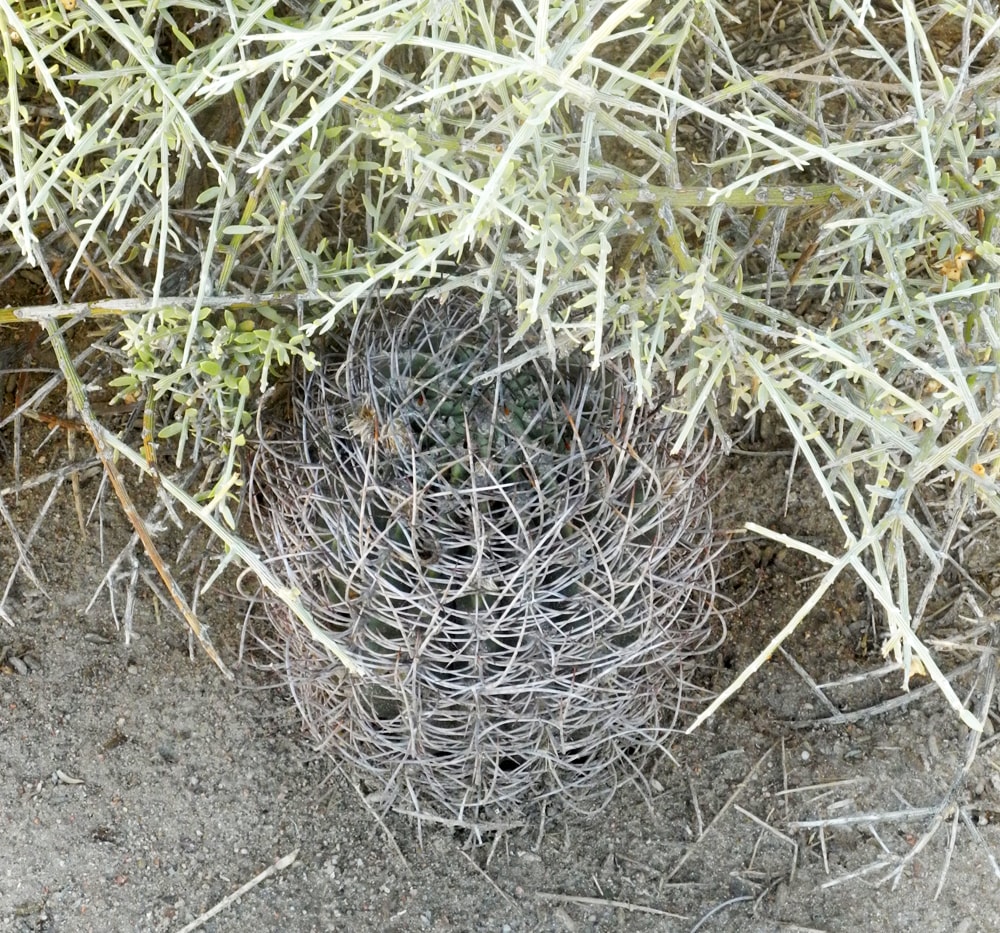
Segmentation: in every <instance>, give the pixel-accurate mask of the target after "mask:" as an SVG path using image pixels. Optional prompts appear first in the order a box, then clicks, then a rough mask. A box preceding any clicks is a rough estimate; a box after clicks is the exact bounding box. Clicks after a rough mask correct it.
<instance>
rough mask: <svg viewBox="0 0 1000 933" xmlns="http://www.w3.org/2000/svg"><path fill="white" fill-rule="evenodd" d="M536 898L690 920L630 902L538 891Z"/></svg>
mask: <svg viewBox="0 0 1000 933" xmlns="http://www.w3.org/2000/svg"><path fill="white" fill-rule="evenodd" d="M535 897H536V898H538V900H540V901H551V902H555V903H557V904H583V905H586V906H588V907H613V908H616V909H618V910H628V911H630V912H631V913H635V914H652V915H653V916H654V917H670V918H672V919H674V920H690V919H691V918H690V917H688V916H686V915H685V914H674V913H671V912H670V911H669V910H660V909H659V908H658V907H643V905H642V904H630V903H629V902H628V901H609V900H606V899H605V898H602V897H584V896H579V897H577V896H575V895H572V894H555V893H554V892H552V891H536V892H535Z"/></svg>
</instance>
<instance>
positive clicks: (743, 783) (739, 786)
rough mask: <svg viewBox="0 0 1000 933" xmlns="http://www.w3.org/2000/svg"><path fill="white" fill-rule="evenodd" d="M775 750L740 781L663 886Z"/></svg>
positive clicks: (666, 876)
mask: <svg viewBox="0 0 1000 933" xmlns="http://www.w3.org/2000/svg"><path fill="white" fill-rule="evenodd" d="M774 749H775V746H774V745H772V746H771V747H770V748H769V749H767V751H765V752H764V754H763V755H761V756H760V758H758V759H757V763H756V764H755V765H754V766H753V767H752V768H751V769H750V771H749V772H748V773H747V776H746V777H745V778H743V780H742V781H740V783H739V784H737V785H736V787H735V788H734V790H733V792H732V793H731V794H730V795H729V796H728V797H727V798H726V802H725V803H724V804H723V805H722V806H721V807H720V808H719V812H718V813H716V814H715V816H713V817H712V821H711V822H710V823H709V824H708V826H706V827H705V831H704V832H703V833H702V834H701V835H700V836H699V837H698V838H697V839H695V841H694V842H692V843H691V845H690V846H688V848H687V851H686V852H685V853H684V854H683V855H682V856H681V857H680V858H679V859H678V861H677V864H676V865H674V867H673V868H672V869H671V870H670V871H669V873H668V874H666V875H665V876H664V877H663V879H662V881H661V885H662V884H663V883H665V882H667V881H670V879H671V878H673V877H674V876H675V875H676V874H677V872H679V871H680V870H681V868H683V867H684V864H685V863H686V862H687V860H688V859H689V858H690V857H691V856H692V855H693V854H694V851H695V848H696V847H697V846H698V844H699V843H700V842H701V841H702V839H704V838H705V837H706V836H707V835H708V834H709V833H710V832H711V831H712V830H713V829H714V828H715V825H716V823H718V822H719V820H721V819H722V817H723V815H724V814H725V813H726V811H727V810H728V809H729V808H730V807H731V806H732V805H733V803H734V801H735V800H736V798H737V797H739V795H740V794H741V793H743V790H744V789H745V788H746V786H747V784H749V783H750V781H751V780H752V779H753V777H754V776H755V775H756V774H757V772H758V771H760V769H761V766H762V765H763V764H764V762H765V761H767V759H768V758H769V757H770V756H771V752H773V751H774Z"/></svg>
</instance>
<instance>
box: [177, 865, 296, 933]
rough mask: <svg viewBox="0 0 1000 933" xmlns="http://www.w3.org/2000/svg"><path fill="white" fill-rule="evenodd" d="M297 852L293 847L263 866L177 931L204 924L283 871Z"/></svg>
mask: <svg viewBox="0 0 1000 933" xmlns="http://www.w3.org/2000/svg"><path fill="white" fill-rule="evenodd" d="M298 854H299V850H298V849H295V850H294V851H292V852H289V853H288V855H284V856H282V857H281V858H279V859H278V860H277V861H276V862H275V863H274V864H273V865H269V866H268V867H267V868H265V869H264V870H263V871H262V872H261V873H260V874H259V875H256V876H255V877H253V878H251V879H250V880H249V881H248V882H247V883H246V884H245V885H243V887H242V888H240V889H239V890H237V891H233V893H232V894H230V895H228V896H226V897H224V898H223V899H222V900H221V901H219V903H218V904H216V905H215V906H214V907H213V908H212V909H211V910H207V911H205V913H203V914H202V915H201V916H200V917H198V918H197V919H195V920H192V921H191V922H190V923H189V924H188V925H187V926H186V927H184V928H183V929H181V930H178V931H177V933H192V931H194V930H197V929H198V928H199V927H201V926H204V925H205V924H206V923H208V921H209V920H211V919H212V917H214V916H215V915H216V914H219V913H222V911H224V910H225V909H226V908H227V907H229V906H230V905H231V904H234V903H235V902H236V901H238V900H239V899H240V898H241V897H243V895H244V894H246V893H247V892H248V891H252V890H253V889H254V888H255V887H257V885H258V884H260V883H261V882H262V881H266V880H267V879H268V878H270V877H271V875H274V874H277V873H278V872H279V871H284V870H285V869H286V868H288V866H289V865H291V864H292V862H294V861H295V859H296V857H297V856H298Z"/></svg>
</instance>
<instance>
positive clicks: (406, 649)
mask: <svg viewBox="0 0 1000 933" xmlns="http://www.w3.org/2000/svg"><path fill="white" fill-rule="evenodd" d="M514 333H515V324H514V323H513V322H512V321H510V320H509V319H508V318H507V317H506V316H505V315H504V314H503V313H502V312H501V311H499V310H498V311H496V313H494V314H491V315H486V316H483V315H481V313H480V308H479V306H478V305H477V304H474V303H473V302H472V301H471V300H469V299H465V298H463V297H461V296H455V295H452V296H449V297H448V298H447V300H446V301H444V302H443V303H442V302H438V301H433V302H432V301H430V300H427V299H425V300H422V301H420V302H418V303H417V304H416V305H415V306H413V307H412V308H411V309H409V310H405V311H400V310H399V308H398V306H396V307H382V308H379V309H376V310H374V311H370V312H369V313H368V314H366V315H364V316H363V317H359V318H358V320H357V322H356V323H355V326H354V328H353V330H352V332H351V333H349V334H342V335H339V336H334V337H332V338H330V340H329V342H328V343H327V345H326V346H325V348H324V350H323V352H322V354H321V357H322V359H321V365H319V366H318V367H317V368H316V369H315V370H314V371H313V372H311V373H303V374H302V377H301V379H300V380H299V381H298V383H297V384H296V385H295V387H294V388H295V391H294V392H293V393H292V397H293V406H294V407H293V410H292V413H291V417H290V418H289V415H288V413H287V412H277V411H266V410H265V411H264V412H262V424H263V429H262V430H261V432H260V433H261V440H260V442H259V445H258V449H257V453H256V457H255V462H254V468H253V473H252V487H253V494H252V496H251V502H252V514H253V518H254V523H255V528H256V532H257V535H258V538H259V540H260V542H261V544H262V546H263V547H264V549H265V552H266V553H268V554H269V555H270V558H271V560H272V561H273V562H274V563H276V564H277V565H279V569H280V570H281V572H283V573H284V574H285V576H286V578H287V579H288V581H289V583H290V584H291V585H293V586H295V587H297V588H298V589H299V590H300V591H301V593H302V596H303V599H304V600H305V602H306V604H307V605H308V606H309V607H310V610H311V611H312V613H313V615H314V617H315V618H316V620H317V621H319V622H320V624H322V626H323V627H324V628H325V629H326V630H327V631H328V632H329V633H330V634H331V636H332V637H334V638H336V639H337V640H338V642H339V643H340V644H341V646H342V647H343V648H344V650H345V651H347V652H349V653H350V655H351V656H352V658H354V659H355V660H356V662H357V663H358V666H359V668H360V669H361V670H362V671H363V673H362V674H361V675H353V676H349V675H347V674H346V673H345V672H343V671H342V670H340V669H338V666H337V664H336V663H335V662H334V661H333V660H332V659H331V658H329V657H328V656H327V654H326V652H325V651H324V649H323V647H322V646H321V645H319V644H317V643H315V642H314V641H313V640H312V639H311V638H310V637H309V634H308V633H307V632H306V631H305V630H304V629H302V628H301V626H300V624H299V623H298V622H297V621H296V620H295V619H294V618H292V617H290V616H289V615H288V613H287V611H286V610H285V608H284V606H283V605H281V604H279V603H277V602H274V603H266V606H267V610H268V614H269V615H270V617H271V619H272V622H273V625H274V629H273V631H274V640H275V641H276V643H277V646H278V647H279V649H280V651H281V653H282V655H283V657H284V658H285V663H286V667H287V673H288V677H289V682H290V684H291V687H292V690H293V692H294V695H295V697H296V700H297V702H298V704H299V707H300V709H301V710H302V713H303V715H304V718H305V720H306V721H307V723H308V724H309V726H310V728H311V730H312V731H313V733H314V735H315V736H316V738H317V739H318V741H319V743H320V745H321V746H322V747H323V748H324V749H326V750H328V751H329V752H330V753H331V754H332V755H333V756H334V757H335V758H336V759H337V760H338V761H340V762H341V763H344V764H346V765H348V766H349V768H350V770H351V771H352V772H353V773H354V775H355V776H356V778H358V779H359V780H360V781H361V782H362V783H363V784H365V785H366V786H368V787H369V788H370V789H373V790H376V791H378V792H379V794H381V795H382V799H383V800H384V802H385V805H386V806H387V807H390V806H394V807H396V808H397V809H402V810H405V811H407V812H411V813H415V814H416V815H417V816H419V817H422V818H429V819H434V818H440V819H445V820H447V821H448V822H449V823H453V824H455V823H457V824H458V825H462V826H467V827H471V828H474V829H476V830H477V831H480V832H481V831H483V830H485V829H489V828H490V827H497V826H507V825H511V824H512V823H519V822H522V821H524V820H526V819H528V818H529V817H530V816H531V814H532V813H533V812H538V805H539V804H540V803H542V802H543V801H547V800H549V799H550V798H557V799H558V800H559V801H560V803H562V804H564V805H567V806H570V807H573V808H577V809H581V810H588V811H591V810H595V809H597V808H599V807H600V806H601V805H602V804H604V803H606V802H607V801H608V800H609V799H610V797H611V795H612V794H613V793H614V791H615V789H616V788H617V787H618V786H619V785H620V784H621V783H622V781H623V780H625V781H640V782H641V781H642V780H643V763H644V761H645V760H646V759H647V758H648V757H649V755H650V754H652V753H654V752H656V751H657V750H658V749H661V748H662V747H663V742H664V739H665V738H666V737H667V736H669V734H670V731H671V730H672V729H675V728H676V727H677V726H678V724H679V723H680V722H682V721H684V717H685V716H686V714H687V713H688V712H689V710H690V708H691V706H692V705H695V704H696V703H697V701H698V692H697V690H696V689H695V688H693V687H692V686H691V684H690V680H689V674H690V671H691V668H692V664H693V663H694V662H695V661H696V660H697V658H698V657H699V656H701V655H703V654H704V653H706V652H710V651H712V650H713V648H714V647H715V646H717V644H718V641H719V638H720V637H721V632H722V625H721V620H720V618H719V614H718V612H717V610H716V608H715V602H714V589H715V573H716V566H717V557H718V542H717V539H716V537H715V536H714V534H713V531H712V523H711V513H710V507H709V498H710V497H709V495H708V493H707V491H706V484H705V472H706V467H707V464H708V460H709V456H710V454H711V443H710V442H708V441H705V442H704V443H703V445H702V446H701V448H700V449H698V450H694V451H689V452H688V453H686V454H685V455H682V456H679V457H675V456H672V455H671V453H670V449H671V445H672V440H673V437H674V429H675V425H674V422H673V420H672V418H671V417H670V416H669V415H668V414H665V413H663V412H662V411H658V410H656V409H653V408H646V409H637V408H636V407H635V406H634V404H633V401H632V398H633V396H632V393H631V391H630V387H629V385H628V382H627V379H626V377H625V376H624V375H622V374H621V373H620V372H619V371H617V370H616V369H614V368H613V367H612V366H610V365H603V366H600V367H597V368H596V369H595V368H594V367H592V366H591V361H590V360H589V359H588V358H585V357H584V356H583V355H582V354H579V353H577V352H569V353H565V354H562V355H561V356H560V358H559V359H557V360H556V361H555V362H553V361H552V360H551V356H550V353H549V349H548V348H547V346H546V345H545V343H544V342H541V341H539V342H538V343H537V346H535V351H536V352H525V341H527V345H528V346H529V348H530V346H531V332H530V331H529V332H528V333H527V334H526V335H524V336H523V337H522V340H521V343H520V344H519V346H518V348H517V351H516V352H512V353H511V354H510V356H511V359H508V345H509V344H510V343H511V340H512V337H513V335H514ZM518 361H520V365H515V364H516V363H517V362H518ZM533 808H534V809H533Z"/></svg>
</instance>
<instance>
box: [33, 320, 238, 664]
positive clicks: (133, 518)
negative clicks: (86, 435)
mask: <svg viewBox="0 0 1000 933" xmlns="http://www.w3.org/2000/svg"><path fill="white" fill-rule="evenodd" d="M45 329H46V331H47V333H48V335H49V341H50V343H51V345H52V349H53V350H54V351H55V354H56V358H57V359H58V361H59V366H60V368H61V369H62V371H63V376H64V377H65V379H66V385H67V387H68V390H69V393H70V397H71V398H72V399H73V404H74V405H75V406H76V409H77V411H78V412H79V413H80V417H81V418H82V419H83V422H84V424H86V426H87V430H88V431H89V432H90V436H91V438H92V440H93V442H94V449H95V451H96V452H97V456H98V457H100V458H101V462H102V463H103V464H104V470H105V473H106V474H107V477H108V479H109V480H110V482H111V485H112V487H113V488H114V490H115V494H116V495H117V496H118V501H119V502H120V503H121V506H122V511H124V513H125V515H126V516H127V517H128V520H129V522H130V523H131V524H132V527H133V528H134V529H135V531H136V534H138V535H139V539H140V540H141V541H142V545H143V547H144V548H145V550H146V553H147V554H148V555H149V559H150V560H151V561H152V562H153V566H154V567H156V570H157V572H158V573H159V575H160V579H161V580H163V584H164V586H166V588H167V592H168V593H170V596H171V598H172V599H173V601H174V605H176V606H177V608H178V610H179V611H180V613H181V616H182V617H183V618H184V621H185V622H186V623H187V626H188V628H189V629H190V630H191V633H192V634H193V635H194V637H195V638H197V639H198V642H199V644H200V645H201V647H202V648H203V649H204V651H205V654H207V655H208V656H209V657H210V658H211V659H212V661H214V662H215V665H216V667H218V668H219V670H220V671H222V673H223V674H224V675H225V676H226V677H227V678H228V679H229V680H232V679H233V674H232V671H230V670H229V668H227V667H226V665H225V664H224V663H223V661H222V658H220V657H219V654H218V652H217V651H216V650H215V648H214V647H213V645H212V643H211V642H210V641H209V640H208V638H207V636H206V634H205V632H204V630H203V629H202V626H201V623H200V622H199V621H198V619H197V617H196V616H195V614H194V613H193V612H192V611H191V608H190V607H189V606H188V603H187V600H186V599H185V598H184V594H183V593H182V592H181V591H180V588H179V587H178V586H177V584H176V582H175V581H174V578H173V575H172V574H171V573H170V570H169V568H168V567H167V565H166V564H165V563H164V561H163V558H162V557H161V556H160V552H159V549H158V548H157V547H156V544H155V542H154V541H153V538H152V536H151V535H150V533H149V529H148V528H147V527H146V525H145V524H144V523H143V521H142V518H141V517H140V516H139V513H138V512H137V511H136V508H135V506H134V505H133V504H132V499H131V497H130V496H129V494H128V490H127V489H126V488H125V483H124V480H123V479H122V476H121V473H119V471H118V467H117V466H116V465H115V462H114V460H113V458H112V456H111V455H110V453H109V452H108V448H107V445H106V444H105V442H104V438H105V432H104V430H103V429H102V428H101V426H100V425H99V424H98V423H97V421H96V420H95V418H94V416H93V413H92V412H91V410H90V402H89V401H88V399H87V395H86V392H85V391H84V388H83V384H82V383H81V381H80V377H79V374H78V373H77V372H76V369H75V368H74V366H73V361H72V358H71V357H70V354H69V348H68V347H67V346H66V341H65V340H64V339H63V335H62V331H61V330H60V329H59V327H57V326H56V325H55V323H53V322H52V321H46V322H45Z"/></svg>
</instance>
